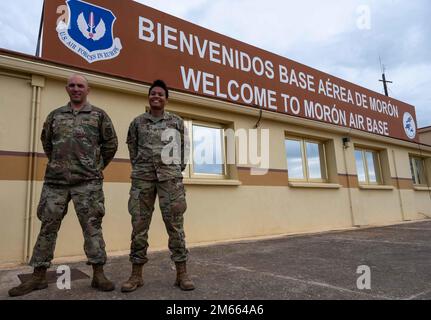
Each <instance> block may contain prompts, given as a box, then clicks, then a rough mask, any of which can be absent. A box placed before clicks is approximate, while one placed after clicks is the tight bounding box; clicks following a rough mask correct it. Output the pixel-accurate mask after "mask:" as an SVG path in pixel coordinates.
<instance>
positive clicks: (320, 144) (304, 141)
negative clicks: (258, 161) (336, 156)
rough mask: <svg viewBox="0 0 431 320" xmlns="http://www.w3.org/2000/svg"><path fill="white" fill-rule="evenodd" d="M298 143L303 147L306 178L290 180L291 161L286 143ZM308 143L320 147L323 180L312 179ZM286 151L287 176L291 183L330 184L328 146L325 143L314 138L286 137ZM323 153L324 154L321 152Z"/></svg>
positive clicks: (302, 155)
mask: <svg viewBox="0 0 431 320" xmlns="http://www.w3.org/2000/svg"><path fill="white" fill-rule="evenodd" d="M287 140H290V141H297V142H299V143H300V146H301V160H302V174H303V176H304V178H303V179H299V178H290V177H289V159H288V154H287V153H288V152H287V149H286V141H287ZM307 143H313V144H317V145H318V147H319V158H320V170H321V175H322V178H321V179H315V178H310V170H309V167H308V156H307ZM284 149H285V157H286V165H287V175H288V179H289V181H292V182H306V183H328V182H329V177H328V163H327V159H326V145H325V142H324V141H319V140H317V139H312V138H301V137H294V136H286V137H285V139H284ZM320 151H322V154H321V152H320Z"/></svg>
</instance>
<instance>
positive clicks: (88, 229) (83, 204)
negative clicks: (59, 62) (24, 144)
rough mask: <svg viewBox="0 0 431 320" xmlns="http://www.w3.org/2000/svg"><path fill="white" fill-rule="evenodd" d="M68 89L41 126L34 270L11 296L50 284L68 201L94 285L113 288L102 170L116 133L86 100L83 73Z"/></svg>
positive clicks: (114, 146)
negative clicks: (44, 161)
mask: <svg viewBox="0 0 431 320" xmlns="http://www.w3.org/2000/svg"><path fill="white" fill-rule="evenodd" d="M66 90H67V92H68V94H69V96H70V102H69V103H68V104H67V105H66V106H64V107H61V108H58V109H56V110H54V111H52V112H51V113H50V114H49V115H48V118H47V119H46V121H45V124H44V126H43V130H42V136H41V140H42V144H43V148H44V151H45V153H46V155H47V157H48V160H49V162H48V166H47V168H46V172H45V183H44V186H43V190H42V195H41V198H40V202H39V206H38V210H37V216H38V218H39V219H40V220H41V222H42V226H41V230H40V233H39V236H38V239H37V242H36V245H35V246H34V250H33V256H32V258H31V261H30V265H31V266H33V267H34V272H33V275H32V277H31V279H30V280H29V281H27V282H24V283H23V284H21V285H20V286H18V287H16V288H13V289H11V290H10V291H9V294H10V295H11V296H20V295H24V294H27V293H29V292H31V291H33V290H40V289H44V288H46V287H47V286H48V284H47V281H46V270H47V268H49V267H50V265H51V260H52V259H53V255H54V249H55V243H56V239H57V233H58V231H59V229H60V225H61V221H62V220H63V218H64V216H65V215H66V213H67V209H68V204H69V202H70V200H72V201H73V203H74V205H75V211H76V213H77V215H78V219H79V223H80V224H81V228H82V231H83V234H84V239H85V241H84V250H85V253H86V255H87V258H88V263H89V264H91V265H92V266H93V271H94V275H93V281H92V284H91V285H92V287H94V288H97V289H99V290H101V291H111V290H114V288H115V286H114V284H113V283H112V282H111V281H109V280H108V279H107V278H106V277H105V275H104V273H103V265H104V264H105V263H106V251H105V242H104V240H103V235H102V226H101V225H102V218H103V216H104V214H105V208H104V195H103V190H102V181H103V173H102V171H103V169H105V168H106V166H107V165H108V164H109V163H110V162H111V160H112V159H113V158H114V155H115V153H116V151H117V147H118V141H117V136H116V133H115V130H114V126H113V124H112V122H111V119H110V118H109V117H108V115H107V114H106V113H105V112H104V111H103V110H101V109H99V108H97V107H95V106H93V105H91V104H90V103H89V102H87V95H88V93H89V87H88V82H87V80H86V79H85V78H84V77H83V76H80V75H73V76H72V77H70V78H69V80H68V82H67V86H66Z"/></svg>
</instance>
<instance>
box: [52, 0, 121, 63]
mask: <svg viewBox="0 0 431 320" xmlns="http://www.w3.org/2000/svg"><path fill="white" fill-rule="evenodd" d="M66 3H67V6H68V9H69V25H66V24H65V23H64V22H60V23H59V25H58V26H57V32H58V35H59V38H60V40H61V41H62V42H63V43H64V44H65V45H66V46H67V47H68V48H69V49H71V50H72V51H74V52H75V53H77V54H78V55H80V56H82V57H83V58H84V59H86V60H87V61H88V62H89V63H92V62H95V61H99V60H107V59H113V58H115V57H117V56H118V55H119V53H120V51H121V49H122V46H121V42H120V39H118V38H116V39H114V35H113V27H114V23H115V20H116V19H117V18H116V17H115V15H114V14H113V13H112V11H110V10H108V9H105V8H102V7H99V6H96V5H93V4H90V3H88V2H84V1H81V0H67V1H66Z"/></svg>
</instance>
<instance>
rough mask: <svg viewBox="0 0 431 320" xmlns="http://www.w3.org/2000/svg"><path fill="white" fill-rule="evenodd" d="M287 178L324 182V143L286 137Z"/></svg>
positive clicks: (325, 172)
mask: <svg viewBox="0 0 431 320" xmlns="http://www.w3.org/2000/svg"><path fill="white" fill-rule="evenodd" d="M285 147H286V155H287V170H288V175H289V180H297V181H309V182H326V181H327V170H326V156H325V145H324V144H323V143H321V142H317V141H312V140H306V139H296V138H292V139H290V138H289V139H286V141H285Z"/></svg>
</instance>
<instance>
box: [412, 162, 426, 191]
mask: <svg viewBox="0 0 431 320" xmlns="http://www.w3.org/2000/svg"><path fill="white" fill-rule="evenodd" d="M410 170H411V173H412V178H413V183H414V184H415V185H419V186H420V185H422V186H426V185H427V180H426V174H425V160H424V159H423V158H420V157H414V156H410Z"/></svg>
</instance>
